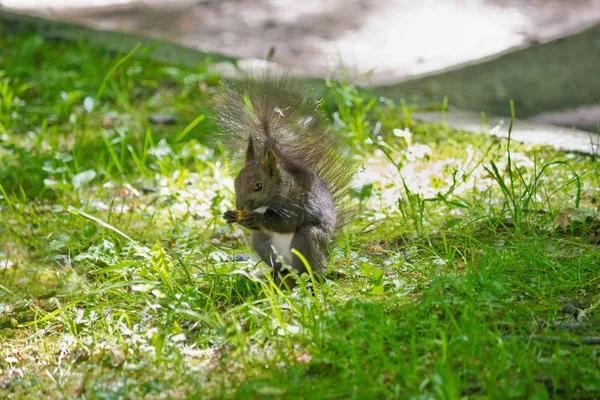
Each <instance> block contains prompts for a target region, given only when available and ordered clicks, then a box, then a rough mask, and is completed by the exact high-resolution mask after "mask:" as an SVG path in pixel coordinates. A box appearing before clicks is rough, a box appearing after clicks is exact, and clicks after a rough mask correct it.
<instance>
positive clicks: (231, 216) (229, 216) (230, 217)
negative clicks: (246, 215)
mask: <svg viewBox="0 0 600 400" xmlns="http://www.w3.org/2000/svg"><path fill="white" fill-rule="evenodd" d="M223 219H224V220H225V221H227V223H228V224H233V223H234V222H236V221H237V217H236V215H235V211H233V210H227V211H225V213H224V214H223Z"/></svg>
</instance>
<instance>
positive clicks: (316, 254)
mask: <svg viewBox="0 0 600 400" xmlns="http://www.w3.org/2000/svg"><path fill="white" fill-rule="evenodd" d="M330 241H331V237H330V235H328V234H327V232H325V231H324V230H323V229H321V228H319V227H316V226H304V227H301V228H300V229H298V230H297V231H296V233H295V234H294V238H293V239H292V244H291V247H292V248H293V249H296V250H297V251H299V252H300V254H302V255H303V256H304V258H306V261H308V264H309V265H310V268H311V269H312V272H313V274H314V275H321V274H322V273H323V272H324V270H325V263H326V256H325V254H326V251H327V244H328V243H329V242H330ZM292 268H294V270H295V271H296V272H297V273H298V274H300V275H301V274H302V273H304V272H307V271H306V266H305V265H304V263H303V262H302V260H300V258H298V257H297V256H296V255H292Z"/></svg>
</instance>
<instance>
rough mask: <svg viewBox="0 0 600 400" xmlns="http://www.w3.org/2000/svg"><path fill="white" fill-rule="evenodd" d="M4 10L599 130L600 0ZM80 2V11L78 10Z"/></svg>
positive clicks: (216, 2)
mask: <svg viewBox="0 0 600 400" xmlns="http://www.w3.org/2000/svg"><path fill="white" fill-rule="evenodd" d="M0 3H1V4H2V7H3V10H4V11H3V12H4V13H5V14H6V12H17V13H22V14H28V15H36V16H41V17H44V18H46V19H50V20H58V21H69V22H72V23H75V24H78V25H82V26H86V27H89V28H93V29H99V30H104V31H119V32H127V33H132V34H136V35H140V36H144V37H151V38H156V39H165V40H168V41H170V42H173V43H177V44H180V45H183V46H186V47H190V48H193V49H197V50H199V51H202V52H216V53H220V54H225V55H228V56H233V57H236V58H244V59H267V58H268V59H271V60H272V61H274V62H276V63H281V64H284V65H286V66H288V67H292V68H294V69H295V70H297V71H299V72H300V73H301V74H303V75H306V76H313V77H327V76H330V75H332V74H338V75H339V74H342V75H343V76H344V77H345V78H346V79H350V80H353V81H355V82H357V83H358V84H360V85H362V86H369V87H375V88H381V92H382V93H384V94H385V95H386V96H390V97H394V95H395V94H398V95H399V96H400V95H402V96H406V95H407V94H409V95H415V96H418V97H423V98H426V99H428V100H431V101H437V102H439V101H441V100H442V99H443V98H445V97H447V98H449V102H450V105H454V106H456V107H459V108H462V109H468V110H473V111H486V112H490V113H494V114H498V115H506V112H507V111H508V106H507V104H508V100H509V99H514V100H515V102H516V103H517V105H518V110H519V111H520V113H519V114H520V116H522V117H527V118H531V119H533V120H536V121H542V122H550V123H555V124H559V125H566V126H575V127H579V128H582V129H587V130H595V127H596V124H597V123H598V122H599V121H600V90H599V89H600V86H599V85H600V79H598V70H600V33H599V32H600V29H599V28H598V26H599V24H600V0H572V1H564V0H454V1H448V0H422V1H418V2H417V1H414V0H328V1H323V0H304V1H295V0H252V1H249V0H245V1H244V0H204V1H198V0H196V1H191V0H175V1H158V0H146V1H140V0H90V1H85V2H82V1H75V0H72V1H69V0H67V1H64V0H62V1H61V0H2V1H1V2H0ZM83 4H85V5H83Z"/></svg>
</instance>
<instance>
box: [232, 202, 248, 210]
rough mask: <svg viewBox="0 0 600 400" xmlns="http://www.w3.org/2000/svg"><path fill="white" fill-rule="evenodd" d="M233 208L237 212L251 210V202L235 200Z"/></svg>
mask: <svg viewBox="0 0 600 400" xmlns="http://www.w3.org/2000/svg"><path fill="white" fill-rule="evenodd" d="M235 208H237V209H238V210H252V202H251V201H239V200H237V201H236V202H235Z"/></svg>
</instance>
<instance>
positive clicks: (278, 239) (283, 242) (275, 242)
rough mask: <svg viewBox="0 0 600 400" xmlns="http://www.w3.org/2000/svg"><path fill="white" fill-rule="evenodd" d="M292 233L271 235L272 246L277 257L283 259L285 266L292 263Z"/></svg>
mask: <svg viewBox="0 0 600 400" xmlns="http://www.w3.org/2000/svg"><path fill="white" fill-rule="evenodd" d="M293 238H294V234H293V233H275V232H273V233H272V234H271V240H272V246H273V247H275V252H276V253H277V255H279V256H281V257H282V258H283V261H285V263H286V264H291V263H292V239H293Z"/></svg>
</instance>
